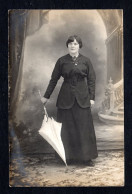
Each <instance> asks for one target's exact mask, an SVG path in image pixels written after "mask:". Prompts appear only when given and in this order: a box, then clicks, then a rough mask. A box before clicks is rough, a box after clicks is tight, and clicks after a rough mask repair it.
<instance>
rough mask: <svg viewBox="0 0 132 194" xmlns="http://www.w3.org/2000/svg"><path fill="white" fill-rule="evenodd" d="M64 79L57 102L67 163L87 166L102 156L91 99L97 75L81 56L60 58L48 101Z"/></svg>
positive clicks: (86, 59)
mask: <svg viewBox="0 0 132 194" xmlns="http://www.w3.org/2000/svg"><path fill="white" fill-rule="evenodd" d="M60 76H62V77H64V82H63V84H62V87H61V89H60V92H59V95H58V99H57V107H58V109H57V121H58V122H61V123H62V130H61V137H62V141H63V144H64V148H65V153H66V159H67V162H68V163H70V162H86V161H88V160H90V159H95V158H96V157H97V156H98V153H97V146H96V136H95V131H94V126H93V119H92V115H91V108H90V99H91V100H94V98H95V72H94V70H93V67H92V64H91V62H90V60H89V59H88V58H86V57H84V56H83V55H81V54H79V57H78V58H77V59H76V60H73V59H72V57H71V56H70V55H69V54H68V55H65V56H63V57H62V58H60V59H59V60H58V61H57V63H56V65H55V68H54V70H53V73H52V76H51V80H50V83H49V85H48V88H47V90H46V92H45V95H44V97H45V98H49V97H50V95H51V93H52V91H53V89H54V87H55V86H56V83H57V81H58V79H59V78H60Z"/></svg>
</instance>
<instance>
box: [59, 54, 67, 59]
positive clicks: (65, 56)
mask: <svg viewBox="0 0 132 194" xmlns="http://www.w3.org/2000/svg"><path fill="white" fill-rule="evenodd" d="M68 56H69V54H66V55H63V56H61V57H59V59H58V60H65V59H67V58H68Z"/></svg>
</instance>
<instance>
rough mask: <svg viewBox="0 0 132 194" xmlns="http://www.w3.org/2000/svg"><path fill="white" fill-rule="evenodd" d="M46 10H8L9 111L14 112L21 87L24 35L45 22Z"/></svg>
mask: <svg viewBox="0 0 132 194" xmlns="http://www.w3.org/2000/svg"><path fill="white" fill-rule="evenodd" d="M48 12H49V11H47V10H10V11H9V68H8V69H9V112H10V116H11V118H12V116H13V115H14V113H15V110H16V107H17V103H18V101H19V94H20V89H21V80H22V72H23V59H24V46H25V40H26V37H27V36H29V35H31V34H33V33H34V32H35V31H37V30H38V29H39V28H40V27H41V26H42V25H43V24H44V23H46V22H47V15H48Z"/></svg>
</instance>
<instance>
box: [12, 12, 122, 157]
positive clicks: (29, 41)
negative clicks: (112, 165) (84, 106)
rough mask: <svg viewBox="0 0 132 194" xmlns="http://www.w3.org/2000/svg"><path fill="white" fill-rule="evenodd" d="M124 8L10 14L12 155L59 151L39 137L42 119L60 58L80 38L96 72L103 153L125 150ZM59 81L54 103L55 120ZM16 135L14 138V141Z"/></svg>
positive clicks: (51, 108) (50, 110) (99, 140)
mask: <svg viewBox="0 0 132 194" xmlns="http://www.w3.org/2000/svg"><path fill="white" fill-rule="evenodd" d="M122 25H123V23H122V10H10V11H9V121H10V129H9V134H10V143H11V145H12V146H11V157H12V155H13V154H15V153H17V152H18V150H19V154H27V153H30V154H31V153H32V154H35V153H52V154H53V153H54V150H53V149H52V148H51V147H50V146H49V145H48V143H46V142H45V141H44V139H43V138H42V137H41V136H40V135H39V134H38V130H39V128H40V127H41V124H42V120H43V114H44V111H43V105H42V103H41V101H40V96H39V93H38V90H40V91H41V94H42V95H43V94H44V92H45V90H46V88H47V85H48V83H49V80H50V76H51V73H52V70H53V68H54V65H55V63H56V61H57V59H58V58H59V57H61V56H63V55H65V54H67V47H66V40H67V38H68V37H69V36H70V35H74V34H76V35H78V36H80V37H81V39H82V41H83V48H82V49H81V50H80V53H82V54H83V55H85V56H87V57H89V58H90V59H91V62H92V64H93V67H94V69H95V72H96V101H95V106H94V108H92V113H93V118H94V124H95V132H96V137H97V146H98V150H105V149H123V145H124V141H123V133H124V131H123V113H124V108H123V45H122V44H123V43H122V42H123V41H122V35H123V32H122ZM62 81H63V80H62V79H60V80H59V82H58V84H57V86H56V88H55V90H54V92H53V93H52V95H51V98H50V100H49V103H48V104H47V105H46V107H47V111H48V114H49V116H52V117H54V118H56V99H57V94H58V93H59V90H60V86H61V83H62ZM14 137H15V140H14V141H13V139H14Z"/></svg>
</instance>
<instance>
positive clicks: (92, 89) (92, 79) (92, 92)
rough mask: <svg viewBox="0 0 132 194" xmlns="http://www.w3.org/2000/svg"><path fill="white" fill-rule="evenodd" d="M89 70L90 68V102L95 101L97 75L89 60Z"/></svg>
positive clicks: (88, 80) (88, 76)
mask: <svg viewBox="0 0 132 194" xmlns="http://www.w3.org/2000/svg"><path fill="white" fill-rule="evenodd" d="M87 68H88V74H87V82H88V90H89V95H90V100H95V80H96V75H95V71H94V69H93V66H92V63H91V61H90V59H88V60H87Z"/></svg>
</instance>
